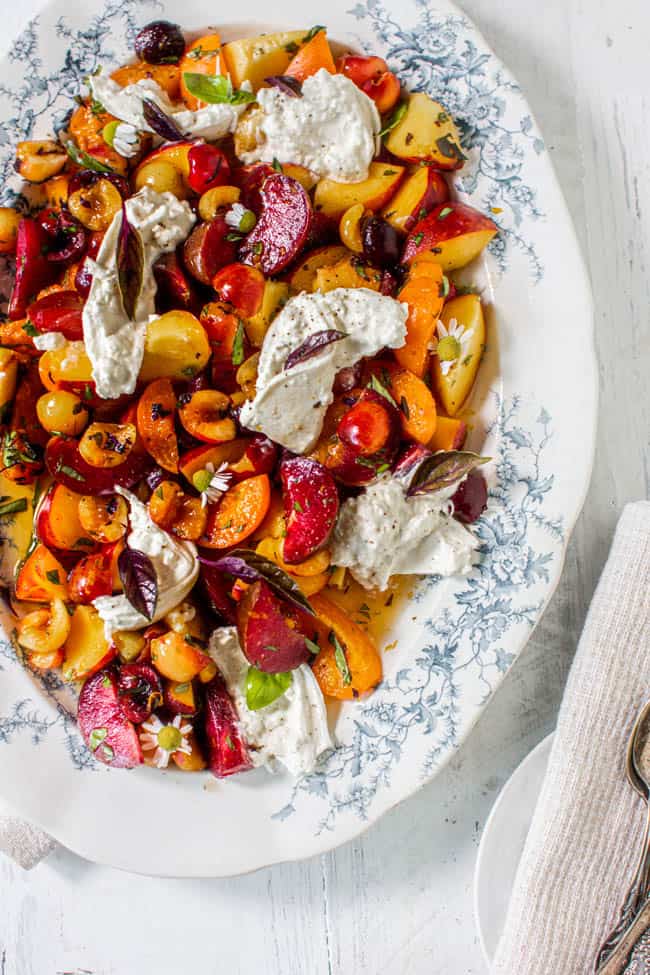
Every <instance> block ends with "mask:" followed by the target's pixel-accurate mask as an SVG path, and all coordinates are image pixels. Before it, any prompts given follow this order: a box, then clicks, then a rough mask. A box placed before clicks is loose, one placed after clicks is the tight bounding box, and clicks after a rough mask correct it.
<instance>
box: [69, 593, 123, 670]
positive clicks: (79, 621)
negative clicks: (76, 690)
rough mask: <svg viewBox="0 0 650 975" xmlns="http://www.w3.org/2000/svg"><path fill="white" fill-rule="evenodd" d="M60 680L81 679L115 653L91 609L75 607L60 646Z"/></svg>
mask: <svg viewBox="0 0 650 975" xmlns="http://www.w3.org/2000/svg"><path fill="white" fill-rule="evenodd" d="M63 649H64V651H65V658H64V660H63V665H62V669H63V679H64V680H67V681H75V680H85V679H86V678H87V677H91V676H92V675H93V674H96V673H97V671H98V670H101V668H102V667H104V666H105V665H106V664H107V663H108V662H109V661H110V660H112V659H113V657H114V656H115V655H116V654H117V650H116V648H115V647H114V646H113V645H112V644H111V645H109V643H108V640H107V639H106V637H105V636H104V622H103V620H102V618H101V616H100V615H99V613H98V612H97V610H96V609H95V607H94V606H75V611H74V614H73V616H72V619H71V621H70V632H69V634H68V639H67V640H66V641H65V644H64V647H63Z"/></svg>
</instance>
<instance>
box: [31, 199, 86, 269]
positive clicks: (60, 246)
mask: <svg viewBox="0 0 650 975" xmlns="http://www.w3.org/2000/svg"><path fill="white" fill-rule="evenodd" d="M44 213H45V214H46V216H45V217H44V216H43V214H40V215H39V220H40V223H41V226H42V227H43V229H44V230H45V231H46V233H47V234H48V235H49V237H50V242H49V246H48V250H47V255H46V256H47V259H48V261H55V262H56V263H59V264H64V263H71V262H72V261H78V260H79V258H80V257H81V256H82V255H83V253H84V251H85V250H86V244H87V242H88V232H87V230H86V229H85V228H84V227H82V226H81V224H80V223H79V222H78V221H77V220H75V219H74V217H73V216H72V214H70V213H69V212H68V210H50V211H44Z"/></svg>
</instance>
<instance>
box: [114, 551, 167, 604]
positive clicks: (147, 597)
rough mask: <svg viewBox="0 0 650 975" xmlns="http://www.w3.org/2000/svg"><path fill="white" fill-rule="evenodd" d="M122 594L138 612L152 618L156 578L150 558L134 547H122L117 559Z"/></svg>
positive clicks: (155, 598) (156, 595)
mask: <svg viewBox="0 0 650 975" xmlns="http://www.w3.org/2000/svg"><path fill="white" fill-rule="evenodd" d="M117 571H118V572H119V574H120V579H121V580H122V585H123V586H124V595H125V596H126V598H127V599H128V601H129V602H130V603H131V605H132V606H133V608H134V609H137V611H138V613H141V614H142V616H144V617H145V618H146V619H148V620H151V619H153V614H154V613H155V612H156V603H157V602H158V580H157V578H156V570H155V569H154V567H153V565H152V562H151V559H150V558H149V556H148V555H145V554H144V552H139V551H138V550H137V549H135V548H125V549H123V550H122V551H121V552H120V554H119V556H118V559H117Z"/></svg>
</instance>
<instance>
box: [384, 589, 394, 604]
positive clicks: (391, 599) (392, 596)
mask: <svg viewBox="0 0 650 975" xmlns="http://www.w3.org/2000/svg"><path fill="white" fill-rule="evenodd" d="M394 599H395V593H394V592H392V593H391V594H390V596H389V597H388V599H387V600H386V602H385V603H384V606H392V605H393V600H394Z"/></svg>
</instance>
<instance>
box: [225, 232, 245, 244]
mask: <svg viewBox="0 0 650 975" xmlns="http://www.w3.org/2000/svg"><path fill="white" fill-rule="evenodd" d="M241 239H242V235H241V234H238V233H237V231H236V230H231V231H229V232H228V233H227V234H226V240H229V241H230V242H231V243H233V244H237V243H238V242H239V241H240V240H241Z"/></svg>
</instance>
